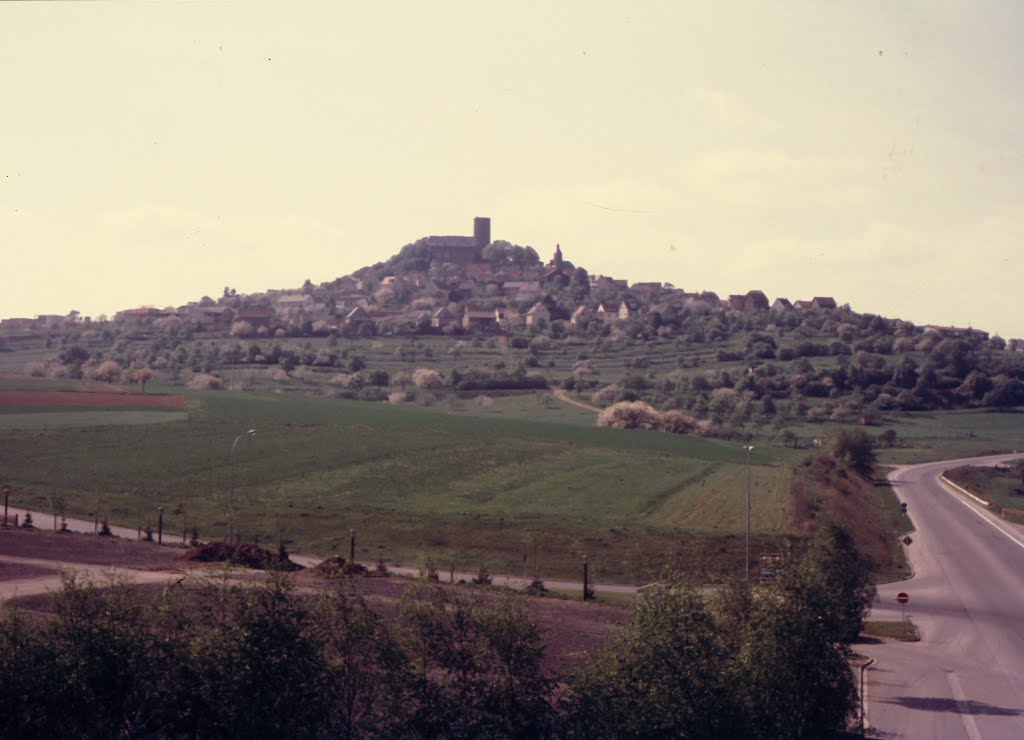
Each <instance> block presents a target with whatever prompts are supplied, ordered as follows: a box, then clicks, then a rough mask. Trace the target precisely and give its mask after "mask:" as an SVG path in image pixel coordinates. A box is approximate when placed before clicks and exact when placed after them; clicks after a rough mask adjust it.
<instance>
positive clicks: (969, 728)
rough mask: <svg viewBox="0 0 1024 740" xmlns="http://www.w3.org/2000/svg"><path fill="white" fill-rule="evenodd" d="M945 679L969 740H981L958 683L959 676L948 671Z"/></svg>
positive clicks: (962, 690) (965, 697)
mask: <svg viewBox="0 0 1024 740" xmlns="http://www.w3.org/2000/svg"><path fill="white" fill-rule="evenodd" d="M946 681H947V682H948V683H949V688H950V689H951V690H952V691H953V700H954V701H955V702H956V708H957V709H959V710H960V721H961V722H963V723H964V730H965V731H966V732H967V737H968V738H970V740H981V733H980V732H978V725H977V723H975V721H974V715H972V714H970V707H969V706H967V696H966V695H965V694H964V689H963V686H961V685H960V678H959V677H958V676H957V675H956V674H955V673H953V672H952V671H950V672H949V673H947V674H946Z"/></svg>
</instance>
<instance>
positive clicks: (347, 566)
mask: <svg viewBox="0 0 1024 740" xmlns="http://www.w3.org/2000/svg"><path fill="white" fill-rule="evenodd" d="M313 572H314V573H316V574H317V575H318V576H322V577H324V578H337V577H339V576H368V575H370V571H368V570H367V569H366V566H363V565H360V564H359V563H349V562H346V561H345V558H341V557H333V558H327V560H324V561H323V562H321V563H320V564H319V565H317V566H316V567H315V568H313Z"/></svg>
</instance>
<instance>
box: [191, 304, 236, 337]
mask: <svg viewBox="0 0 1024 740" xmlns="http://www.w3.org/2000/svg"><path fill="white" fill-rule="evenodd" d="M178 316H179V317H180V318H183V319H187V320H188V321H191V322H192V323H193V324H194V325H195V327H196V329H198V330H199V331H227V330H228V329H230V328H231V324H232V323H233V322H234V320H235V309H233V308H231V306H200V305H197V304H191V305H189V306H187V307H186V309H185V310H179V311H178Z"/></svg>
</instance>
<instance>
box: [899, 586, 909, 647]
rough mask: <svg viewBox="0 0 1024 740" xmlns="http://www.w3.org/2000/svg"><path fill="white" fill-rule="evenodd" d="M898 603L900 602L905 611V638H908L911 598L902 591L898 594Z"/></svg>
mask: <svg viewBox="0 0 1024 740" xmlns="http://www.w3.org/2000/svg"><path fill="white" fill-rule="evenodd" d="M896 601H898V602H899V604H900V607H901V608H902V609H903V638H904V639H906V637H907V602H908V601H910V597H909V596H908V595H907V594H905V593H904V592H902V591H900V592H899V593H898V594H896Z"/></svg>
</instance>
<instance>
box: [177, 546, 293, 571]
mask: <svg viewBox="0 0 1024 740" xmlns="http://www.w3.org/2000/svg"><path fill="white" fill-rule="evenodd" d="M181 557H182V558H183V559H185V560H191V561H193V562H198V563H232V564H233V565H241V566H242V567H244V568H252V569H254V570H287V571H293V570H302V566H301V565H299V564H298V563H294V562H292V561H291V560H289V558H288V555H287V553H285V554H283V555H282V554H281V553H275V552H271V551H270V550H264V549H263V548H262V547H258V546H257V545H247V544H241V545H229V544H228V543H226V542H207V543H205V544H202V545H197V546H196V547H193V548H192V549H191V550H188V551H187V552H186V553H185V554H184V555H182V556H181Z"/></svg>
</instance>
